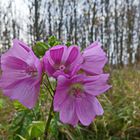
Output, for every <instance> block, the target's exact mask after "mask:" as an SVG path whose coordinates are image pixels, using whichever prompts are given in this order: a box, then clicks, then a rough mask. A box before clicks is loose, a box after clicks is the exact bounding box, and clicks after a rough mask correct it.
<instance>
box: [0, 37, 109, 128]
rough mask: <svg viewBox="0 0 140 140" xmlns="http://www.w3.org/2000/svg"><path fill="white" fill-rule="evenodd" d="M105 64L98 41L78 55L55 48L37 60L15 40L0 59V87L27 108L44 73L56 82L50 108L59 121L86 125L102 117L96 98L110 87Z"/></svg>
mask: <svg viewBox="0 0 140 140" xmlns="http://www.w3.org/2000/svg"><path fill="white" fill-rule="evenodd" d="M106 62H107V57H106V54H105V52H104V51H103V50H102V48H101V44H100V43H99V42H94V43H93V44H91V45H90V46H89V47H87V48H86V49H84V50H83V51H82V52H81V51H80V48H79V47H78V46H70V47H67V46H63V45H57V46H54V47H52V48H50V49H49V50H48V51H47V52H46V54H45V56H44V57H43V58H42V59H41V60H39V59H38V58H37V57H36V56H35V55H34V53H33V51H32V50H31V49H30V48H29V47H28V46H27V45H26V44H24V43H23V42H20V41H18V40H16V39H15V40H14V41H13V47H12V48H10V49H9V51H7V52H6V53H5V54H3V55H2V57H1V69H2V75H1V79H0V88H1V89H2V90H3V93H4V95H6V96H9V97H10V98H11V99H13V100H18V101H19V102H21V103H22V104H23V105H24V106H26V107H28V108H29V109H31V108H33V107H34V106H35V103H36V101H37V99H38V95H39V90H40V84H41V82H42V75H43V73H46V74H47V75H49V76H51V77H54V78H56V79H57V87H56V92H55V94H54V100H53V105H54V111H57V112H60V120H61V121H62V122H63V123H68V124H72V125H73V126H75V125H76V124H77V123H78V122H79V121H80V122H81V123H82V124H83V125H86V126H87V125H89V124H90V123H91V122H92V121H93V119H94V118H95V116H97V115H102V114H103V109H102V106H101V104H100V103H99V101H98V99H97V96H98V95H100V94H102V93H103V92H105V91H107V90H108V89H109V88H110V87H111V86H110V85H108V84H107V80H108V77H109V74H103V67H104V65H105V63H106Z"/></svg>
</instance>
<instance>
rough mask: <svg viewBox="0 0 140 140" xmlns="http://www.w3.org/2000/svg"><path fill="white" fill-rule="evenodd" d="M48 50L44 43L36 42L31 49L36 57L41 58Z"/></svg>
mask: <svg viewBox="0 0 140 140" xmlns="http://www.w3.org/2000/svg"><path fill="white" fill-rule="evenodd" d="M48 49H49V46H48V45H47V44H46V43H44V42H36V44H35V45H34V47H33V51H34V53H35V55H36V56H38V57H42V56H44V54H45V52H46V51H47V50H48Z"/></svg>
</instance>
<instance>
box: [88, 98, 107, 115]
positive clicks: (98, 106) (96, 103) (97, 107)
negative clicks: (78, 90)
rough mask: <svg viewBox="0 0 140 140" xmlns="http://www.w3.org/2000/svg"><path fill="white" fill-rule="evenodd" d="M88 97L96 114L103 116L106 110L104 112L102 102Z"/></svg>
mask: <svg viewBox="0 0 140 140" xmlns="http://www.w3.org/2000/svg"><path fill="white" fill-rule="evenodd" d="M87 97H88V100H89V102H91V103H92V105H93V108H94V112H95V114H96V115H103V113H104V110H103V108H102V106H101V104H100V102H99V101H98V99H97V98H96V97H94V96H87Z"/></svg>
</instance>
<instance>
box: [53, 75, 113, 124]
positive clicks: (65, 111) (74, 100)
mask: <svg viewBox="0 0 140 140" xmlns="http://www.w3.org/2000/svg"><path fill="white" fill-rule="evenodd" d="M108 77H109V75H108V74H100V75H96V76H87V75H85V74H78V75H74V76H72V77H70V78H67V77H65V76H63V75H60V76H58V79H57V87H56V92H55V96H54V111H57V112H60V120H61V121H62V122H63V123H68V124H71V125H73V126H76V124H77V123H78V122H79V121H80V122H81V123H82V124H83V125H85V126H87V125H89V124H90V123H91V122H92V121H93V120H94V118H95V116H96V115H102V114H103V108H102V106H101V104H100V103H99V101H98V99H97V97H96V96H98V95H100V94H102V93H103V92H105V91H107V90H108V89H109V88H110V87H111V86H110V85H108V84H107V80H108Z"/></svg>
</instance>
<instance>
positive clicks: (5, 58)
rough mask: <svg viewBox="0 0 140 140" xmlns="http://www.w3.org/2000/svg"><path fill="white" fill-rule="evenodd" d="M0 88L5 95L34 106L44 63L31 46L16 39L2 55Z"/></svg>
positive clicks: (25, 104) (31, 106) (27, 105)
mask: <svg viewBox="0 0 140 140" xmlns="http://www.w3.org/2000/svg"><path fill="white" fill-rule="evenodd" d="M1 70H2V75H1V77H0V88H1V89H2V90H3V93H4V95H6V96H9V97H10V98H11V99H12V100H18V101H19V102H21V103H22V104H23V105H24V106H26V107H28V108H30V109H31V108H33V107H34V106H35V103H36V101H37V98H38V94H39V90H40V83H41V77H42V64H41V62H40V60H39V59H38V58H37V57H36V56H35V55H34V53H33V51H32V50H31V48H29V47H28V46H27V45H26V44H24V43H23V42H21V41H18V40H17V39H15V40H14V41H13V47H11V48H10V49H9V50H8V51H7V52H6V53H5V54H3V55H2V57H1Z"/></svg>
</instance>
